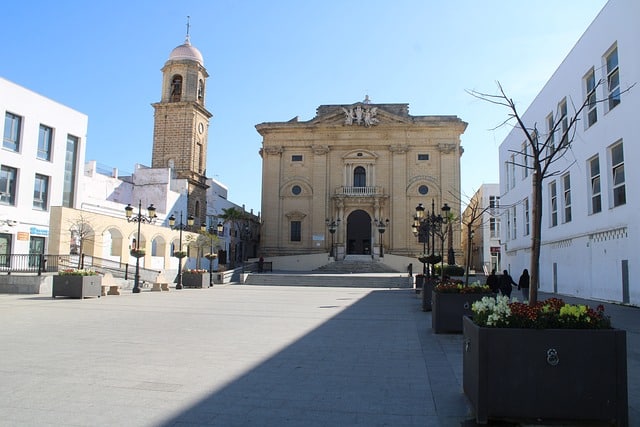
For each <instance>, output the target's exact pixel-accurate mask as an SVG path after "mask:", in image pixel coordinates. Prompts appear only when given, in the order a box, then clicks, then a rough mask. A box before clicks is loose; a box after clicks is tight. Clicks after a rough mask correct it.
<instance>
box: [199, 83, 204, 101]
mask: <svg viewBox="0 0 640 427" xmlns="http://www.w3.org/2000/svg"><path fill="white" fill-rule="evenodd" d="M203 98H204V80H202V79H200V80H198V101H202V99H203Z"/></svg>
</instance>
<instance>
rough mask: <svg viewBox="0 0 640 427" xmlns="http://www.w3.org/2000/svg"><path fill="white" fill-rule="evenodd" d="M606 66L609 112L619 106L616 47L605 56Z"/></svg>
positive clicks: (618, 69) (618, 71) (618, 74)
mask: <svg viewBox="0 0 640 427" xmlns="http://www.w3.org/2000/svg"><path fill="white" fill-rule="evenodd" d="M605 63H606V65H607V99H608V100H609V102H608V104H607V105H608V107H609V110H612V109H613V108H614V107H615V106H616V105H618V104H620V68H619V67H618V47H617V46H616V47H614V48H613V49H612V50H611V51H609V53H608V54H606V55H605Z"/></svg>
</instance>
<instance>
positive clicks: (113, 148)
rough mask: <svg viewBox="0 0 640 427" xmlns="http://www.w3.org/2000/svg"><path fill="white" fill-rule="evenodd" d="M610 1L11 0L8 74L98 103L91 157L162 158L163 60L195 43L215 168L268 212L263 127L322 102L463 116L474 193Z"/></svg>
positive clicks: (122, 160) (211, 168) (234, 197)
mask: <svg viewBox="0 0 640 427" xmlns="http://www.w3.org/2000/svg"><path fill="white" fill-rule="evenodd" d="M605 3H606V1H605V0H562V1H557V0H531V1H513V0H501V1H498V0H485V1H477V0H447V1H433V0H397V1H394V2H389V1H381V0H370V1H345V0H342V1H337V0H324V1H318V0H305V1H292V0H269V1H267V0H264V1H259V0H253V1H251V0H245V1H241V0H225V1H222V0H216V1H213V0H209V1H206V0H192V1H189V2H175V1H172V2H169V1H164V0H144V1H136V0H130V1H127V2H125V1H120V0H112V1H108V2H86V1H80V0H77V1H71V0H67V1H65V0H61V1H48V0H42V1H34V0H23V1H19V2H7V3H6V4H3V6H2V8H1V10H2V15H3V24H2V26H0V37H1V39H2V40H4V43H3V55H2V60H1V61H0V76H2V77H4V78H5V79H7V80H10V81H13V82H14V83H17V84H20V85H22V86H24V87H26V88H28V89H30V90H33V91H35V92H38V93H40V94H42V95H44V96H47V97H49V98H51V99H53V100H55V101H57V102H60V103H62V104H65V105H67V106H69V107H71V108H74V109H76V110H78V111H80V112H82V113H85V114H87V115H88V116H89V131H88V135H87V160H97V161H98V163H100V164H103V165H106V166H108V167H117V168H119V169H120V170H121V171H124V172H131V171H132V170H133V169H134V165H135V164H136V163H141V164H144V165H150V164H151V148H152V143H153V140H152V139H153V108H152V107H151V104H152V103H154V102H157V101H159V100H160V93H161V92H160V91H161V81H162V80H161V79H162V73H161V72H160V69H161V68H162V66H163V65H164V62H165V61H166V60H167V58H168V56H169V53H170V52H171V50H173V48H175V47H176V46H178V45H180V44H182V43H183V42H184V38H185V33H186V20H187V18H186V17H187V16H190V17H191V31H190V32H191V42H192V44H193V45H194V46H195V47H197V48H198V49H199V50H200V52H201V53H202V55H203V56H204V61H205V67H206V68H207V71H208V72H209V75H210V77H209V80H208V82H207V99H206V103H207V109H208V110H209V111H211V112H212V113H213V118H212V120H211V123H210V130H209V143H208V150H209V151H208V164H207V174H208V175H209V176H212V177H214V178H216V179H218V180H219V181H221V182H223V183H224V184H225V185H227V186H228V187H229V199H230V200H231V201H233V202H234V203H237V204H239V205H243V204H244V205H245V206H246V208H247V209H253V210H254V211H260V197H261V193H260V187H261V184H260V183H261V178H262V176H261V158H260V156H259V155H258V150H259V149H260V147H261V138H260V135H259V134H258V133H257V132H256V130H255V125H256V124H258V123H262V122H270V121H288V120H290V119H291V118H293V117H295V116H299V118H300V120H310V119H312V118H313V117H314V115H315V111H316V108H317V107H318V106H320V105H324V104H351V103H354V102H357V101H361V100H363V99H364V97H365V95H366V94H368V95H369V97H370V98H371V100H372V102H373V103H408V104H409V112H410V114H413V115H432V114H433V115H456V116H458V117H460V118H461V119H462V120H464V121H466V122H467V123H469V126H468V128H467V131H466V132H465V133H464V134H463V135H462V145H463V146H464V149H465V152H464V155H463V156H462V159H461V162H462V165H461V170H462V190H463V195H466V196H467V197H469V196H471V195H472V194H473V192H474V191H475V190H476V189H478V187H479V186H480V185H482V184H483V183H495V182H498V146H499V144H500V142H501V141H502V139H503V138H504V137H505V136H506V134H507V133H508V129H506V128H502V129H498V130H491V129H493V128H495V126H497V125H498V124H500V123H501V122H502V121H503V120H504V119H505V117H506V113H507V112H506V111H505V110H503V109H501V108H500V107H497V106H494V105H490V104H487V103H485V102H482V101H480V100H477V99H475V98H473V97H471V96H470V95H468V94H467V93H466V90H478V91H481V92H489V93H495V92H496V83H495V82H496V81H500V83H501V84H502V85H503V87H504V88H505V91H506V92H507V93H508V94H509V95H510V96H511V97H512V98H513V99H514V100H515V101H516V103H517V104H518V106H519V108H520V109H521V111H522V112H524V111H525V109H526V107H527V106H528V104H529V103H530V102H531V101H532V100H533V98H534V96H535V95H536V94H537V93H538V92H539V90H540V89H541V88H542V86H543V85H544V83H545V82H546V81H547V80H548V79H549V77H550V76H551V75H552V73H553V72H554V71H555V69H556V68H557V67H558V65H559V64H560V63H561V61H562V60H563V59H564V57H565V56H566V55H567V54H568V53H569V51H570V50H571V48H572V47H573V45H574V44H575V43H576V42H577V40H578V39H579V37H580V36H581V34H582V33H583V32H584V31H585V30H586V28H587V27H588V25H589V24H590V23H591V21H592V20H593V19H594V18H595V17H596V15H597V14H598V12H599V11H600V10H601V9H602V7H603V6H604V4H605Z"/></svg>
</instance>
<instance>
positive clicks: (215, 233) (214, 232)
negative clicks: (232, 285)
mask: <svg viewBox="0 0 640 427" xmlns="http://www.w3.org/2000/svg"><path fill="white" fill-rule="evenodd" d="M222 230H224V225H222V223H221V222H218V225H217V226H216V228H214V227H213V223H212V224H211V225H210V226H209V230H208V233H209V240H210V243H211V250H210V251H209V256H208V259H209V287H210V288H211V287H213V260H214V259H215V258H216V256H215V254H214V253H213V236H218V235H219V234H220V233H222ZM200 231H201V232H202V233H205V232H207V224H205V223H202V224H201V225H200Z"/></svg>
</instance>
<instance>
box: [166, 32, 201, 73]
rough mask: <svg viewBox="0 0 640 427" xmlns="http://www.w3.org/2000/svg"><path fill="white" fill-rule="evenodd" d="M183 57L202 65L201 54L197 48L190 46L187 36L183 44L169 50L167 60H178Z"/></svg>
mask: <svg viewBox="0 0 640 427" xmlns="http://www.w3.org/2000/svg"><path fill="white" fill-rule="evenodd" d="M185 59H188V60H191V61H196V62H197V63H199V64H200V65H202V66H204V59H203V58H202V54H201V53H200V51H199V50H198V49H196V48H195V47H193V46H191V42H190V41H189V37H187V39H186V40H185V41H184V43H183V44H181V45H180V46H178V47H176V48H175V49H173V50H172V51H171V54H170V55H169V61H179V60H185Z"/></svg>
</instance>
